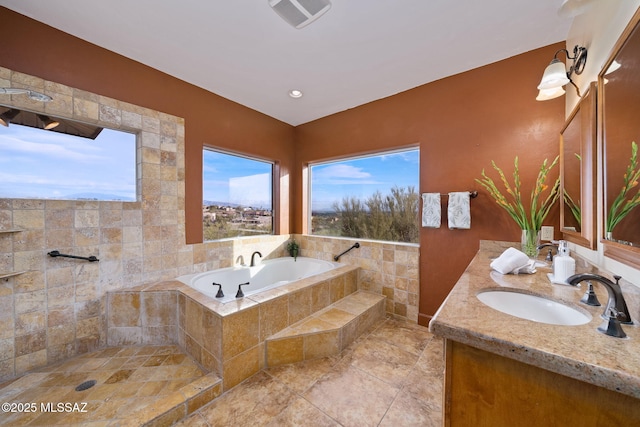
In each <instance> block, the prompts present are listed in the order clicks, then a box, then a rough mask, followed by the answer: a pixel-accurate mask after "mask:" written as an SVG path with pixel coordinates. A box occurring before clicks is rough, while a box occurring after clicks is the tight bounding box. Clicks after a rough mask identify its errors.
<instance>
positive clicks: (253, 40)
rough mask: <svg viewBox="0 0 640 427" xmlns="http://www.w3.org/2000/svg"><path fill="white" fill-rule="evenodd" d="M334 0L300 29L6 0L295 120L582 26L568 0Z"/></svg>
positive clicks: (261, 0) (186, 5)
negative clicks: (297, 93) (561, 12)
mask: <svg viewBox="0 0 640 427" xmlns="http://www.w3.org/2000/svg"><path fill="white" fill-rule="evenodd" d="M332 3H333V6H332V8H331V9H330V10H329V11H328V12H327V13H326V14H325V15H324V16H322V17H320V19H318V20H317V21H315V22H313V23H311V24H310V25H309V26H307V27H305V28H302V29H300V30H296V29H295V28H293V27H291V26H290V25H289V24H287V23H286V22H285V21H284V20H283V19H282V18H280V16H278V15H277V14H276V13H275V12H274V11H273V10H272V9H271V8H270V7H269V5H268V0H108V1H91V0H46V1H43V0H0V5H3V6H6V7H8V8H9V9H12V10H15V11H16V12H19V13H21V14H24V15H26V16H29V17H31V18H34V19H36V20H38V21H41V22H44V23H46V24H48V25H51V26H53V27H56V28H58V29H60V30H62V31H65V32H67V33H70V34H72V35H74V36H77V37H80V38H82V39H84V40H87V41H89V42H91V43H94V44H96V45H99V46H102V47H104V48H106V49H109V50H111V51H114V52H117V53H119V54H121V55H124V56H126V57H129V58H131V59H134V60H136V61H139V62H141V63H143V64H146V65H149V66H151V67H153V68H156V69H158V70H161V71H163V72H165V73H168V74H171V75H173V76H175V77H177V78H180V79H182V80H185V81H187V82H189V83H192V84H194V85H197V86H199V87H202V88H204V89H206V90H209V91H211V92H214V93H216V94H218V95H221V96H223V97H225V98H228V99H230V100H233V101H236V102H238V103H240V104H243V105H245V106H248V107H250V108H253V109H255V110H258V111H260V112H262V113H264V114H267V115H269V116H272V117H275V118H276V119H279V120H281V121H283V122H286V123H289V124H291V125H298V124H302V123H305V122H308V121H311V120H314V119H318V118H320V117H324V116H327V115H330V114H333V113H336V112H339V111H343V110H346V109H349V108H352V107H356V106H358V105H361V104H364V103H367V102H370V101H374V100H376V99H380V98H384V97H387V96H390V95H393V94H395V93H398V92H402V91H405V90H408V89H411V88H414V87H416V86H420V85H422V84H425V83H428V82H431V81H434V80H437V79H440V78H443V77H447V76H450V75H453V74H457V73H460V72H463V71H467V70H470V69H473V68H477V67H479V66H482V65H486V64H489V63H492V62H496V61H499V60H502V59H505V58H508V57H511V56H514V55H517V54H520V53H523V52H526V51H529V50H532V49H536V48H539V47H542V46H546V45H549V44H552V43H555V42H558V41H563V40H565V39H566V37H567V34H568V32H569V27H570V24H571V19H570V18H561V17H559V16H558V13H557V11H558V9H559V8H560V6H561V4H562V0H461V1H460V0H459V1H453V0H332ZM35 57H37V53H36V51H34V58H35ZM549 60H551V58H549ZM544 65H546V64H544ZM536 66H538V67H540V74H541V75H542V72H543V70H544V66H543V65H541V64H536ZM294 88H295V89H300V90H302V91H303V92H304V96H303V97H302V98H300V99H292V98H290V97H289V96H288V92H289V90H290V89H294Z"/></svg>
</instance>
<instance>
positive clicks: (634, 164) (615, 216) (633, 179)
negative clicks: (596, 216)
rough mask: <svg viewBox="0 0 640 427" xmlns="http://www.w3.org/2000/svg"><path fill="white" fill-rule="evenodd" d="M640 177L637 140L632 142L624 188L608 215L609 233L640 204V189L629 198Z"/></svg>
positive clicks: (607, 225) (607, 226)
mask: <svg viewBox="0 0 640 427" xmlns="http://www.w3.org/2000/svg"><path fill="white" fill-rule="evenodd" d="M639 179H640V168H638V144H636V142H635V141H632V142H631V160H630V162H629V166H627V170H626V172H625V174H624V185H623V186H622V190H620V193H619V194H618V197H616V199H615V200H614V201H613V204H612V205H611V208H610V209H609V214H608V215H607V224H606V228H607V229H606V231H607V232H608V233H611V232H613V229H614V228H615V226H616V225H618V223H619V222H620V221H622V220H623V219H624V217H626V216H627V215H628V214H629V212H631V210H633V208H635V207H636V206H638V205H640V190H638V192H637V193H636V194H635V195H633V196H631V197H630V198H628V199H627V197H628V196H629V193H630V192H631V189H632V188H634V187H636V186H637V185H638V180H639Z"/></svg>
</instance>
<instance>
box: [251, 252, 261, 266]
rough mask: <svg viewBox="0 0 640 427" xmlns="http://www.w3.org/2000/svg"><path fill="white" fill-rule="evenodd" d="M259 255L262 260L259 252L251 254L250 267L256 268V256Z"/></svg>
mask: <svg viewBox="0 0 640 427" xmlns="http://www.w3.org/2000/svg"><path fill="white" fill-rule="evenodd" d="M256 254H257V255H259V256H260V258H262V254H261V253H260V252H258V251H255V252H254V253H252V254H251V264H249V267H255V266H256V260H255V256H256Z"/></svg>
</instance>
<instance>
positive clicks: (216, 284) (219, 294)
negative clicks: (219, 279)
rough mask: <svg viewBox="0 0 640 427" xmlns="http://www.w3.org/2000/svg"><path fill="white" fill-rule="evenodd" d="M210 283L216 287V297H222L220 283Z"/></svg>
mask: <svg viewBox="0 0 640 427" xmlns="http://www.w3.org/2000/svg"><path fill="white" fill-rule="evenodd" d="M211 285H212V286H217V287H218V293H217V294H216V298H224V292H222V285H221V284H220V283H216V282H213V283H212V284H211Z"/></svg>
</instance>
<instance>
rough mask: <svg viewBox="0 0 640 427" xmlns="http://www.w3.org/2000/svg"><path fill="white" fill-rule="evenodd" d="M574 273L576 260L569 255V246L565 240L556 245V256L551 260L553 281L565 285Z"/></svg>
mask: <svg viewBox="0 0 640 427" xmlns="http://www.w3.org/2000/svg"><path fill="white" fill-rule="evenodd" d="M575 273H576V260H575V259H573V258H571V256H570V255H569V244H568V242H567V241H566V240H560V242H559V243H558V254H557V255H556V256H555V257H554V258H553V279H554V280H553V281H554V282H555V283H566V282H567V279H568V278H569V277H570V276H573V275H574V274H575Z"/></svg>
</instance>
